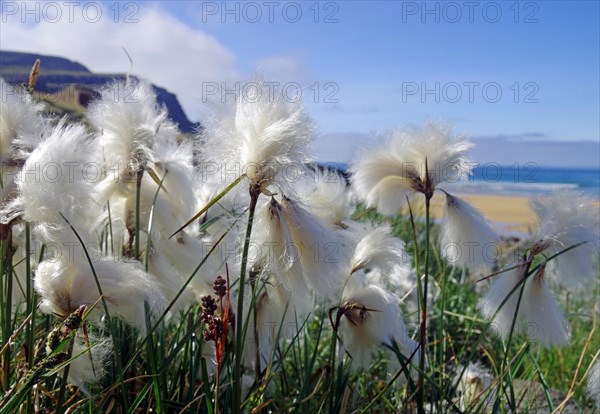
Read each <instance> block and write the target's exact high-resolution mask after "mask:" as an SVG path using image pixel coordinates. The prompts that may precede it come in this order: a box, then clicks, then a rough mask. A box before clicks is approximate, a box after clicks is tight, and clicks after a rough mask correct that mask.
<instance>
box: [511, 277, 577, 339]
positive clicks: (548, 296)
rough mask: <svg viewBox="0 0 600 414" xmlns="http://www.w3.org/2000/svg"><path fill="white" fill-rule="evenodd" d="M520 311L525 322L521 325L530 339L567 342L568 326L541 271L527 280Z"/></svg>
mask: <svg viewBox="0 0 600 414" xmlns="http://www.w3.org/2000/svg"><path fill="white" fill-rule="evenodd" d="M521 307H522V308H521V311H522V314H523V319H524V321H526V322H525V324H523V326H522V327H521V328H522V330H525V331H526V333H527V335H528V336H529V338H530V339H531V340H532V341H536V342H541V343H542V344H543V345H545V346H547V347H549V346H561V345H567V344H568V343H569V338H570V336H571V332H570V327H569V324H568V323H567V321H566V320H565V317H564V316H563V313H562V311H561V309H560V307H559V306H558V304H557V303H556V301H555V300H554V297H553V296H552V292H550V289H549V288H548V285H547V284H546V281H545V280H544V277H543V273H541V274H537V273H536V274H535V275H533V276H531V277H530V278H529V280H527V283H526V284H525V291H524V292H523V299H522V300H521Z"/></svg>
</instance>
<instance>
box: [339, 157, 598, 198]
mask: <svg viewBox="0 0 600 414" xmlns="http://www.w3.org/2000/svg"><path fill="white" fill-rule="evenodd" d="M327 165H333V164H327ZM337 167H338V168H340V169H342V170H345V169H346V168H347V164H344V163H338V164H337ZM443 188H445V189H447V190H448V191H454V192H460V193H477V194H503V195H520V196H536V195H550V194H553V193H556V192H559V191H564V190H575V191H580V192H583V193H585V194H586V195H587V196H589V197H592V198H594V199H598V200H600V169H597V168H552V167H540V166H539V165H537V164H534V163H527V164H515V165H512V166H500V165H498V164H486V165H480V166H477V167H475V168H474V169H473V174H472V175H471V176H470V177H469V178H468V179H465V180H462V181H458V182H452V183H444V184H443Z"/></svg>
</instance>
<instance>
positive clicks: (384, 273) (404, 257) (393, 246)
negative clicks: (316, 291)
mask: <svg viewBox="0 0 600 414" xmlns="http://www.w3.org/2000/svg"><path fill="white" fill-rule="evenodd" d="M391 232H392V229H391V227H390V226H389V225H382V226H379V227H374V226H371V225H369V226H366V227H365V228H364V233H363V234H362V237H361V238H360V240H359V241H358V243H357V244H356V249H355V250H354V255H353V257H352V273H354V272H356V271H358V270H361V269H364V270H367V271H368V273H367V274H368V275H371V274H373V275H377V278H376V279H375V280H372V279H371V278H370V279H371V282H373V283H375V284H378V285H386V284H387V285H391V286H393V287H395V288H397V287H399V286H401V285H404V284H405V282H406V280H407V278H408V275H409V274H410V272H411V260H410V257H409V255H408V253H407V252H406V249H405V244H404V242H403V241H402V240H400V239H399V238H397V237H393V236H392V235H391ZM375 270H378V272H376V271H375ZM380 279H383V280H380Z"/></svg>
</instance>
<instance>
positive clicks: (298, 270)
mask: <svg viewBox="0 0 600 414" xmlns="http://www.w3.org/2000/svg"><path fill="white" fill-rule="evenodd" d="M256 218H257V220H256V227H255V230H254V232H253V235H252V240H253V243H252V246H253V247H254V248H253V249H252V250H251V251H250V252H251V254H252V256H250V257H249V259H248V260H249V262H250V263H257V264H259V263H262V264H263V266H264V267H265V268H266V269H268V270H269V271H270V273H272V274H273V276H274V277H275V278H276V279H278V280H279V281H280V283H281V284H282V286H283V287H284V288H285V289H286V290H287V291H288V292H289V293H290V294H292V293H294V292H296V293H300V292H304V293H305V294H298V295H297V298H298V299H299V300H300V301H301V302H302V303H305V302H306V303H305V305H304V306H302V308H303V309H306V310H308V309H309V308H310V304H309V302H311V301H312V295H311V294H310V293H309V289H310V288H309V286H310V282H309V281H307V279H306V276H305V274H304V270H303V267H302V264H301V262H300V253H299V251H298V246H296V244H295V243H294V240H293V239H292V233H291V230H290V228H289V225H288V222H287V221H286V219H285V216H284V214H283V209H282V206H281V204H279V203H278V202H277V201H276V200H275V199H272V200H271V202H270V203H269V204H268V205H265V207H263V208H261V209H260V210H259V211H258V213H257V217H256Z"/></svg>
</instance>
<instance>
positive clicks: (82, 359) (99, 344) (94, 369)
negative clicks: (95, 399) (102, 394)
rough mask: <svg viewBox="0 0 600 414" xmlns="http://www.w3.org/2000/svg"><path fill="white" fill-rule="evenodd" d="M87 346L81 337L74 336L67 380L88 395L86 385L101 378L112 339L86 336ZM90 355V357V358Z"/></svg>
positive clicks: (109, 357) (109, 352)
mask: <svg viewBox="0 0 600 414" xmlns="http://www.w3.org/2000/svg"><path fill="white" fill-rule="evenodd" d="M88 341H89V347H88V344H86V341H85V340H84V338H83V337H80V336H79V335H78V336H76V337H75V342H74V343H73V352H72V358H73V360H72V361H71V362H70V363H69V378H68V382H69V383H71V384H74V385H76V386H78V387H79V389H80V390H81V391H82V392H83V393H84V394H85V395H87V396H88V397H89V396H91V395H90V391H89V389H88V385H90V384H93V383H96V382H98V381H100V380H101V379H102V377H103V376H104V374H105V372H106V368H107V365H108V364H109V363H110V360H111V357H112V351H113V350H112V340H111V339H110V338H95V337H94V336H93V335H89V337H88ZM90 355H91V358H90Z"/></svg>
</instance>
